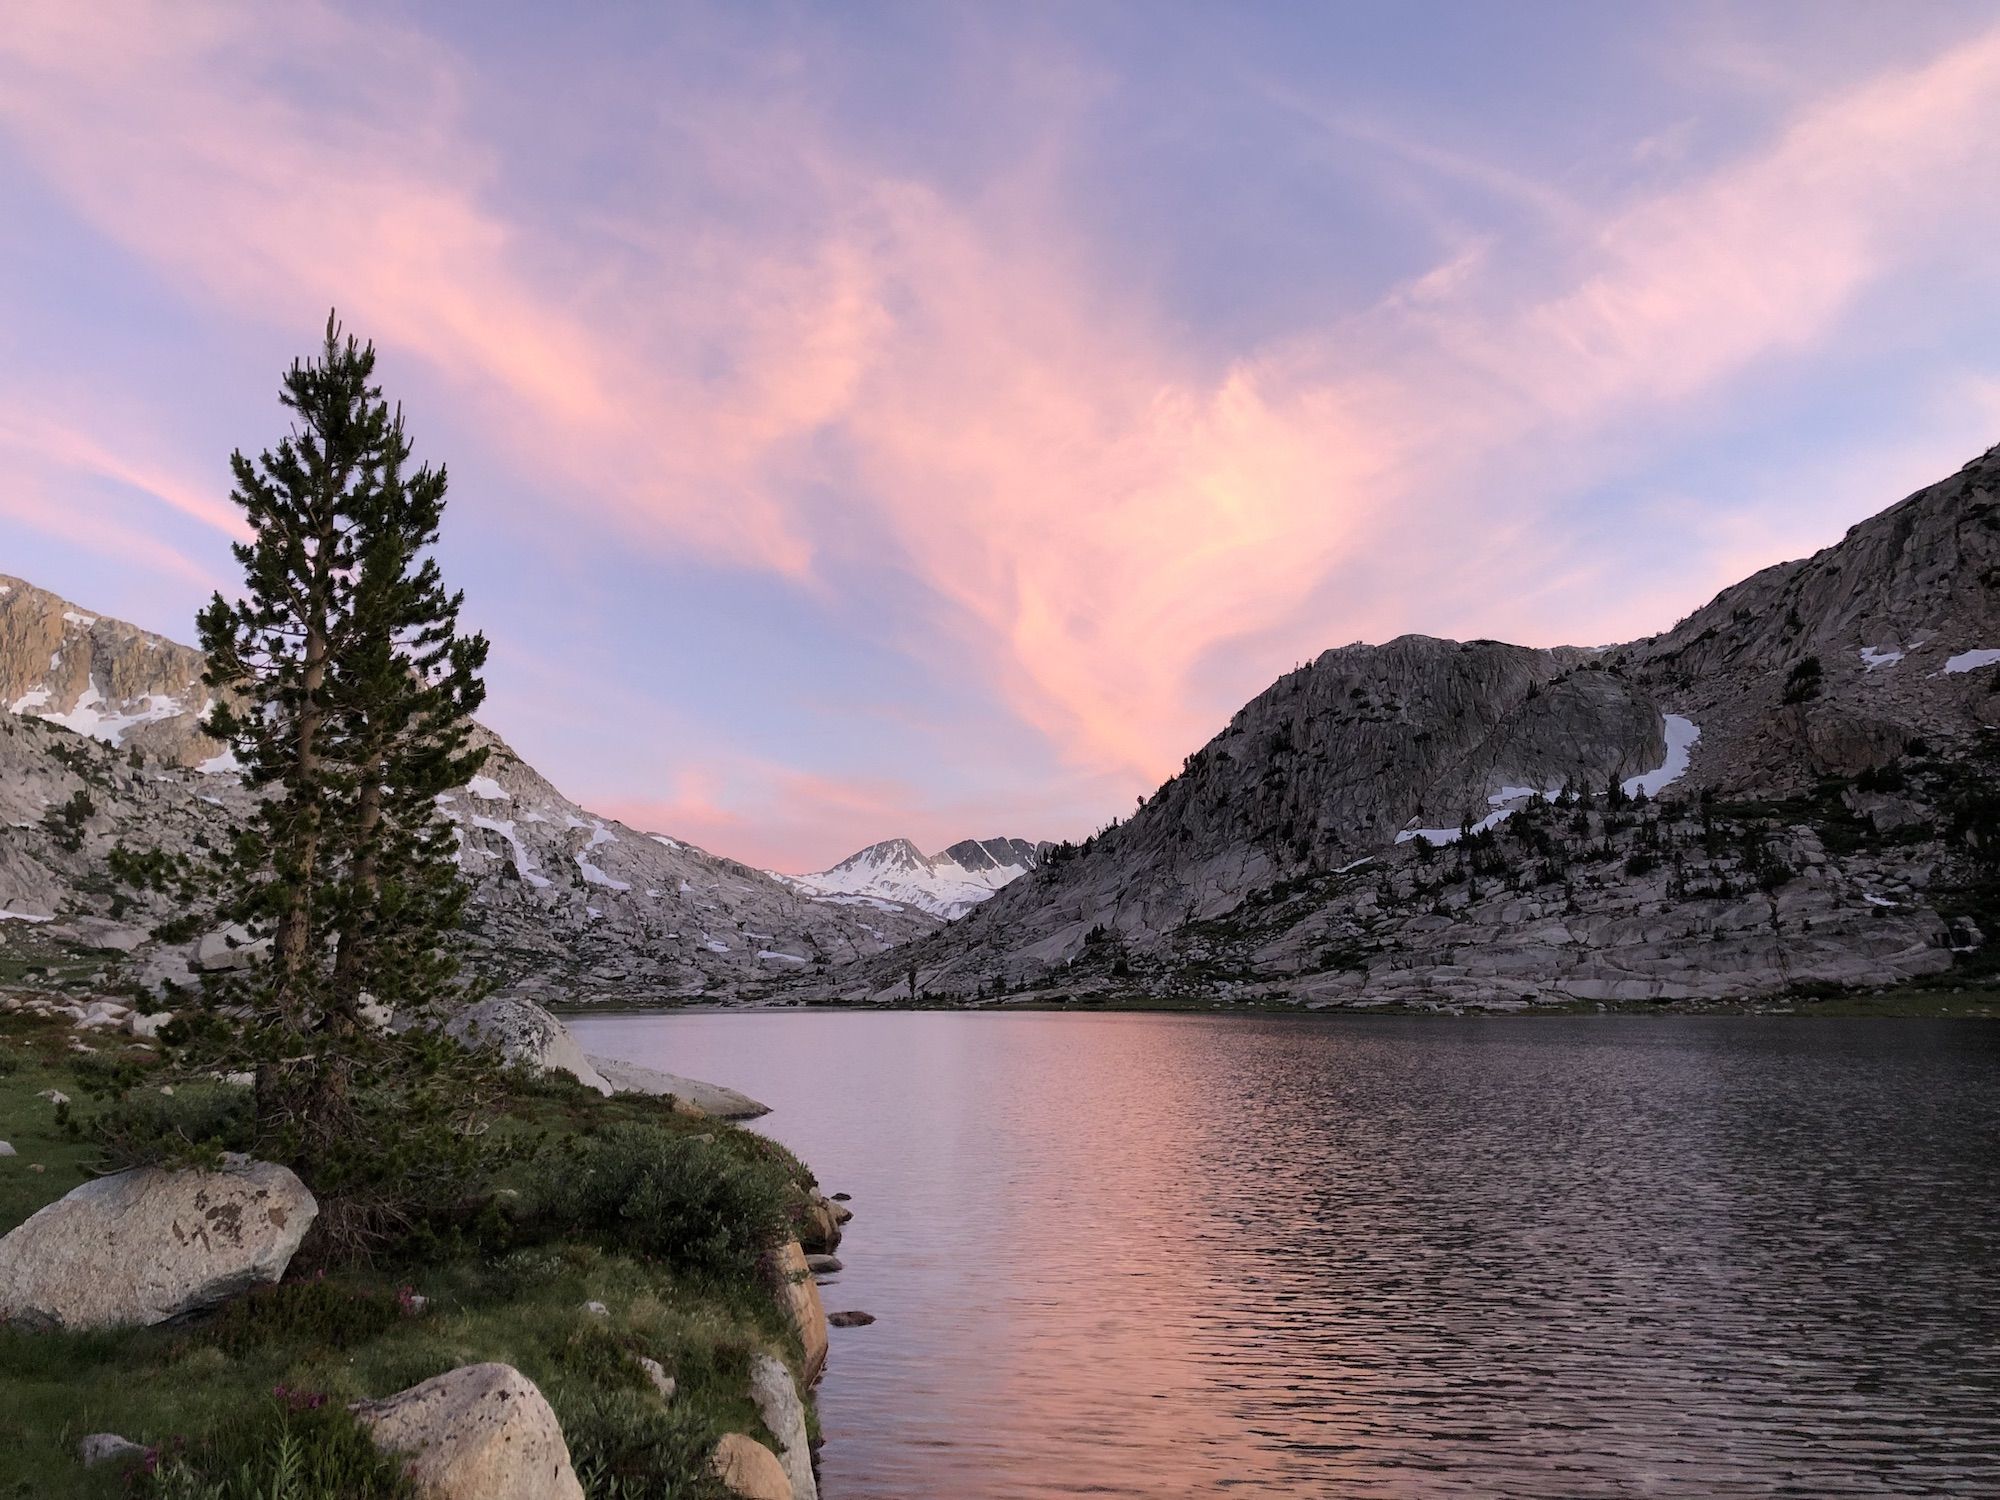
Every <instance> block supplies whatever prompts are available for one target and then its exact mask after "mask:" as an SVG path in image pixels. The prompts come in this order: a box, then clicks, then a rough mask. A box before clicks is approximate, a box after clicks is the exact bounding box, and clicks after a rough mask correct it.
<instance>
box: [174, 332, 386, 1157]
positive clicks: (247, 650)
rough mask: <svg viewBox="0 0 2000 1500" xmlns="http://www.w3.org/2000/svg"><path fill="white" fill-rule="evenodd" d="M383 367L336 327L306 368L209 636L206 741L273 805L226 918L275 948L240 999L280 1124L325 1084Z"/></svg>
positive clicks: (260, 1093)
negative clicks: (340, 695)
mask: <svg viewBox="0 0 2000 1500" xmlns="http://www.w3.org/2000/svg"><path fill="white" fill-rule="evenodd" d="M374 365H375V355H374V350H373V348H372V347H371V348H368V349H362V348H360V347H359V346H358V345H357V344H356V342H355V340H354V339H353V338H352V337H349V338H347V339H345V340H344V341H343V340H342V338H341V335H340V328H339V325H338V323H337V322H336V321H335V320H334V319H333V318H332V317H329V318H328V319H327V326H326V338H325V343H324V346H323V347H322V350H321V353H320V357H319V359H317V360H309V361H294V362H293V364H292V367H291V369H290V370H289V371H288V372H287V373H286V375H285V378H284V384H283V389H282V392H281V394H280V397H279V399H280V401H281V402H282V404H283V405H284V406H285V408H286V409H287V410H288V411H289V412H290V413H291V414H292V418H293V425H292V431H291V433H290V435H289V436H287V437H286V438H284V439H283V440H282V441H281V442H280V443H279V444H278V446H277V448H276V450H275V451H266V452H265V453H263V454H262V455H261V456H260V457H259V458H258V460H257V462H256V463H254V464H253V463H252V462H251V461H250V460H249V459H248V458H246V457H244V455H243V454H242V453H241V452H240V451H239V452H236V453H232V454H231V455H230V460H229V466H230V471H231V473H232V474H233V476H234V477H235V481H236V485H235V489H234V491H233V493H232V496H231V498H232V499H234V500H235V501H236V503H237V504H238V505H240V506H241V507H242V508H243V513H244V518H245V520H246V521H248V523H249V526H250V531H251V537H250V540H249V541H248V542H240V543H237V544H236V545H235V546H234V548H233V549H232V550H233V551H234V553H235V556H236V560H237V562H238V563H240V564H241V565H242V567H243V572H244V594H243V597H242V598H241V599H239V600H235V601H231V600H227V599H225V598H223V596H222V595H221V594H220V593H218V594H216V595H215V597H214V598H213V599H212V600H211V601H210V603H209V605H208V607H207V608H206V609H205V610H203V611H202V613H201V615H200V617H199V620H198V627H199V631H200V640H201V645H202V649H203V651H205V652H206V653H207V656H208V673H207V681H208V683H209V685H210V686H211V687H213V688H214V689H216V691H217V699H216V704H215V707H214V709H213V710H212V712H211V713H210V715H209V718H208V721H207V722H206V724H204V726H203V727H204V729H205V730H206V731H207V732H208V733H209V734H211V735H213V736H214V737H215V738H216V739H218V740H221V741H223V742H224V743H226V744H227V745H229V747H230V748H231V750H232V751H233V752H234V754H235V757H236V760H237V763H238V765H239V766H240V767H241V768H242V772H243V778H244V781H245V783H246V784H247V785H249V786H251V787H253V788H256V789H259V790H261V791H264V792H265V793H266V795H265V796H264V798H263V799H262V802H261V806H260V814H259V827H258V829H257V830H256V832H255V833H254V834H252V835H251V836H248V837H246V838H245V839H244V840H243V841H241V843H240V844H239V846H238V848H237V849H236V850H235V851H234V856H235V859H234V865H233V868H232V869H230V870H229V871H228V872H227V875H228V877H229V881H230V885H231V887H232V890H231V899H230V903H229V911H228V914H229V915H231V916H233V917H234V918H235V919H236V920H238V921H240V922H244V923H246V924H249V925H251V926H253V927H255V928H257V929H258V930H260V931H263V932H265V933H266V934H267V935H268V936H269V938H270V944H271V951H270V958H269V961H268V963H267V964H266V965H265V966H264V967H263V968H262V969H261V970H260V971H258V972H257V974H256V976H255V978H254V979H252V980H249V981H242V982H238V983H236V984H234V985H233V986H231V989H232V990H233V991H234V993H233V994H232V996H231V998H232V999H234V1000H236V1001H237V1002H238V1003H239V1004H247V1005H249V1006H250V1008H251V1009H252V1010H253V1012H254V1013H255V1021H256V1023H257V1024H258V1026H259V1027H261V1028H262V1034H263V1035H264V1036H265V1038H266V1039H267V1040H272V1041H274V1042H275V1043H276V1045H275V1046H273V1047H270V1048H267V1049H265V1050H266V1051H267V1052H269V1053H270V1054H271V1055H268V1056H265V1057H262V1058H260V1059H259V1060H258V1062H259V1066H258V1069H257V1106H258V1115H259V1117H260V1120H261V1121H262V1122H264V1123H266V1124H275V1123H277V1122H279V1121H281V1120H284V1119H287V1118H288V1117H290V1116H291V1115H292V1114H293V1113H294V1111H295V1109H296V1108H297V1107H298V1100H299V1096H300V1094H301V1091H302V1090H303V1091H305V1092H310V1090H311V1089H312V1087H313V1086H314V1084H315V1080H314V1079H313V1078H312V1077H311V1076H310V1075H311V1074H312V1072H313V1071H314V1064H315V1063H316V1061H317V1059H316V1058H315V1057H314V1056H313V1055H312V1054H311V1051H310V1049H308V1048H306V1047H304V1046H303V1039H304V1038H306V1037H307V1036H309V1035H311V1034H312V1033H314V1032H316V1031H318V1030H319V1029H320V1023H321V1020H322V1017H323V1013H324V1006H325V1003H326V1000H327V997H328V990H329V986H328V983H327V980H328V978H329V977H330V976H329V975H328V973H327V970H326V962H325V956H326V953H327V951H328V945H329V943H330V942H331V940H332V939H333V936H334V934H333V929H332V925H331V919H332V917H333V907H334V904H335V903H334V902H333V900H332V899H331V898H330V896H331V893H330V890H329V887H330V886H331V885H332V884H333V881H332V879H331V878H330V876H329V870H330V868H331V866H332V860H331V859H330V858H327V857H326V855H327V851H326V849H325V847H324V846H325V844H326V842H327V837H328V833H329V825H332V826H333V827H334V828H335V829H337V828H338V826H339V823H340V820H341V814H342V811H343V807H342V804H343V803H344V801H345V800H346V798H347V795H348V793H349V792H350V791H351V789H352V786H353V777H352V776H351V774H350V766H349V764H348V760H347V754H346V752H347V748H348V747H347V746H345V745H344V744H343V743H342V742H341V731H342V729H343V727H344V726H343V725H342V724H341V723H340V722H339V721H338V719H337V718H336V715H335V713H334V702H333V699H334V693H333V685H332V683H331V682H330V680H329V678H330V675H331V673H332V672H333V670H334V663H335V662H336V661H337V660H339V659H340V658H341V657H342V656H343V654H344V653H346V652H349V651H351V650H352V649H353V647H354V640H353V632H354V624H355V608H354V605H355V597H354V596H355V588H356V582H357V573H358V564H359V561H360V557H359V548H358V545H357V535H358V533H359V531H360V528H361V526H362V523H363V522H364V520H367V519H372V518H374V517H376V516H377V515H378V514H379V512H380V511H381V510H382V508H383V503H382V490H383V488H384V484H385V481H386V480H387V479H388V477H389V476H388V472H387V471H388V469H389V463H390V456H391V453H392V451H393V449H392V443H391V432H392V424H391V419H390V416H389V412H388V409H387V406H386V405H385V403H384V402H383V401H382V398H381V392H380V390H379V389H378V388H377V387H375V386H374V385H373V384H371V379H372V376H373V373H374Z"/></svg>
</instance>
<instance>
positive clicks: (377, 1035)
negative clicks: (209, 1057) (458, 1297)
mask: <svg viewBox="0 0 2000 1500" xmlns="http://www.w3.org/2000/svg"><path fill="white" fill-rule="evenodd" d="M374 366H375V352H374V348H373V346H372V345H368V346H363V345H359V344H358V343H357V342H356V340H354V339H353V338H351V337H346V338H343V336H342V333H341V330H340V327H339V324H338V322H337V321H335V320H334V319H333V318H331V317H330V318H329V319H328V322H327V328H326V336H325V341H324V344H323V346H322V348H321V351H320V354H319V356H318V358H316V359H314V360H310V361H306V362H300V363H295V364H294V365H293V366H292V368H291V370H290V371H289V372H288V373H287V375H286V376H285V380H284V386H283V393H282V396H281V399H282V401H283V403H284V405H285V407H286V408H287V409H288V410H289V411H290V412H291V413H292V417H293V426H292V431H291V433H290V434H289V435H288V436H287V437H286V438H285V439H284V440H283V441H282V442H280V443H279V444H278V446H277V448H276V449H275V450H273V451H271V452H266V453H264V454H263V455H261V457H260V458H259V459H258V460H257V462H256V463H254V464H253V463H251V462H250V461H249V460H247V459H246V458H244V456H243V455H242V454H241V453H238V454H235V455H233V456H232V459H231V468H232V471H233V473H234V475H235V479H236V487H235V499H236V501H237V503H238V504H240V505H241V506H242V507H243V510H244V514H245V517H246V519H247V520H248V521H249V523H250V527H251V532H252V535H251V538H250V540H249V541H248V542H246V543H243V544H240V545H238V546H237V547H236V549H235V552H236V556H237V559H238V561H239V562H240V563H241V564H242V565H243V569H244V578H245V591H244V595H243V597H242V598H241V599H240V600H238V601H235V602H231V601H228V600H225V599H224V598H223V597H222V596H221V595H219V594H218V595H217V596H216V597H215V599H214V600H213V601H212V602H211V603H210V605H209V606H208V608H207V609H206V610H205V611H203V613H202V616H201V619H200V627H201V641H202V646H203V648H204V649H205V650H206V651H207V652H208V656H209V679H208V680H209V682H210V683H211V685H212V686H213V687H215V688H216V690H217V706H216V707H215V709H214V710H213V712H212V713H211V715H210V718H209V721H208V724H207V726H206V727H207V728H208V730H209V732H210V733H211V734H214V735H215V736H216V737H217V738H219V739H222V740H224V741H225V742H227V743H228V744H229V745H230V747H231V749H232V750H233V752H234V753H235V755H236V757H237V760H238V762H239V764H240V765H241V767H242V769H243V773H244V778H245V781H246V782H247V783H248V784H249V785H250V786H252V787H255V788H257V789H259V790H261V791H263V792H264V794H265V795H264V798H263V801H262V807H261V816H260V820H259V822H258V825H257V827H256V828H255V830H254V832H253V833H252V834H250V835H249V836H247V837H246V838H245V839H244V840H243V841H242V842H241V843H240V844H239V846H238V848H237V849H236V850H235V851H234V852H233V858H232V863H231V867H230V869H229V870H228V871H227V872H226V873H227V876H228V884H229V888H230V893H229V901H228V905H227V908H226V910H227V912H228V914H229V915H231V916H232V917H234V918H235V919H236V920H238V921H241V922H244V923H247V924H249V925H251V926H252V927H253V928H254V929H255V930H257V931H259V932H260V933H262V934H264V935H268V936H269V938H270V940H271V945H270V956H269V959H268V961H267V962H265V963H264V964H262V965H259V966H255V967H253V968H251V969H249V970H246V971H243V972H242V973H240V974H239V975H237V976H235V977H233V978H229V979H226V980H224V981H223V982H222V983H221V984H219V985H218V986H217V990H218V994H217V997H216V998H218V999H221V1000H227V1001H229V1002H232V1009H233V1010H234V1011H235V1013H236V1014H238V1015H242V1016H246V1017H247V1019H245V1021H244V1023H243V1025H242V1026H241V1027H239V1028H235V1029H233V1030H230V1031H228V1032H227V1033H226V1034H227V1035H228V1037H229V1041H228V1043H227V1047H228V1048H230V1049H233V1055H235V1056H237V1057H239V1058H242V1059H243V1060H247V1061H250V1062H253V1063H254V1065H255V1069H256V1116H257V1134H258V1144H259V1148H260V1149H261V1150H264V1151H266V1152H267V1153H268V1154H272V1155H276V1156H279V1157H281V1158H284V1159H288V1160H290V1161H292V1162H293V1164H294V1165H296V1166H298V1167H299V1168H300V1170H301V1171H302V1172H304V1173H305V1174H306V1175H307V1180H308V1182H309V1183H310V1184H311V1185H312V1186H313V1188H314V1190H315V1192H317V1193H319V1194H320V1195H321V1199H322V1205H323V1209H324V1210H326V1213H325V1217H326V1220H327V1227H328V1230H329V1232H330V1233H333V1234H335V1235H336V1236H342V1235H344V1236H345V1237H346V1238H347V1240H348V1241H349V1243H348V1244H347V1246H346V1247H345V1248H348V1249H353V1248H357V1247H358V1248H365V1242H366V1241H367V1240H368V1239H369V1238H370V1237H371V1236H372V1235H376V1234H379V1233H380V1232H381V1231H382V1229H383V1227H384V1225H385V1224H388V1225H390V1226H391V1227H393V1225H394V1224H395V1223H397V1222H401V1223H404V1224H407V1223H408V1222H410V1220H411V1219H412V1217H413V1216H414V1215H415V1214H416V1213H417V1212H418V1211H419V1205H420V1204H421V1202H422V1200H423V1199H424V1198H425V1197H426V1196H428V1195H433V1194H434V1190H437V1189H439V1188H440V1185H442V1186H443V1187H446V1188H448V1186H449V1180H450V1179H451V1176H452V1174H453V1172H454V1171H456V1170H458V1169H461V1168H463V1167H464V1166H465V1165H466V1164H467V1162H468V1161H469V1159H470V1155H471V1154H472V1153H473V1147H472V1145H471V1143H470V1142H471V1137H470V1132H469V1130H468V1128H467V1126H468V1125H469V1116H470V1115H471V1114H472V1113H475V1112H476V1111H477V1109H478V1107H479V1105H480V1104H481V1103H482V1102H483V1099H484V1097H485V1094H486V1090H485V1088H484V1086H483V1085H484V1084H485V1083H486V1082H487V1081H489V1077H488V1074H487V1072H486V1068H487V1065H486V1064H484V1063H482V1062H479V1061H477V1060H475V1059H473V1058H472V1057H471V1056H470V1055H469V1054H465V1053H463V1052H461V1051H460V1050H459V1049H457V1048H456V1047H455V1046H454V1045H453V1044H452V1043H450V1042H448V1041H445V1040H442V1039H440V1038H438V1037H437V1036H436V1035H435V1034H434V1032H433V1031H432V1030H430V1029H427V1028H422V1027H419V1028H416V1029H413V1030H408V1031H403V1032H385V1031H382V1030H380V1029H378V1028H375V1027H371V1026H369V1025H368V1024H366V1023H365V1021H364V1018H363V1001H364V997H368V996H373V997H375V998H377V999H379V1000H381V1001H383V1002H386V1003H388V1004H390V1005H392V1006H394V1007H395V1008H396V1009H397V1010H398V1011H400V1012H403V1013H404V1014H406V1015H412V1014H414V1016H415V1017H417V1018H421V1015H422V1013H423V1012H424V1011H426V1010H427V1009H430V1008H433V1007H434V1006H435V1005H436V1004H437V1002H439V1001H440V1000H443V999H445V998H447V997H448V996H450V995H452V994H455V993H457V991H456V990H455V988H454V984H455V973H456V963H455V961H454V959H453V958H452V955H451V944H450V936H451V933H452V931H453V930H454V929H455V928H456V926H457V923H458V920H459V917H460V914H461V912H462V908H463V903H464V899H465V893H464V888H463V885H462V882H461V881H460V878H459V874H458V870H457V868H456V866H455V864H454V862H453V858H452V850H453V845H454V831H453V830H452V829H451V828H450V827H449V825H447V824H445V823H443V822H442V821H441V820H440V819H439V818H438V817H437V802H436V799H437V796H438V794H439V793H441V792H443V791H446V790H447V789H449V788H451V787H455V786H459V785H462V784H463V783H464V782H465V781H466V780H467V779H468V778H469V777H470V776H471V775H472V774H473V773H474V772H476V771H477V770H478V769H479V766H480V764H481V763H482V761H483V760H484V756H485V752H484V751H483V750H481V749H474V748H471V747H470V743H469V742H470V737H471V734H472V731H473V724H472V719H471V715H472V713H473V712H474V710H476V709H477V707H478V706H479V704H480V702H481V700H482V698H483V695H484V687H483V685H482V683H481V681H480V677H479V673H480V669H481V668H482V666H483V665H484V663H485V659H486V641H485V638H484V637H483V636H479V635H465V634H462V633H461V632H460V630H459V627H458V615H459V610H460V607H461V603H462V595H460V594H456V593H449V592H447V591H446V589H445V587H444V584H443V581H442V577H441V575H440V572H439V569H438V565H437V562H436V559H435V557H434V556H432V555H431V551H432V548H433V547H434V545H435V544H436V542H437V539H438V530H439V525H440V522H441V520H442V516H443V511H444V499H445V491H446V487H447V482H446V476H445V473H444V471H443V470H442V469H441V468H439V469H432V468H431V467H429V466H424V467H420V468H417V469H415V470H414V471H413V472H412V471H411V470H410V467H409V464H410V458H411V445H410V442H409V439H408V436H407V434H406V432H405V430H404V426H403V422H402V417H401V413H400V411H397V410H392V409H391V407H390V406H389V404H388V403H387V402H386V401H385V400H384V399H383V397H382V393H381V390H380V388H379V387H378V386H377V385H376V384H375V383H374ZM329 1195H331V1196H332V1199H333V1200H334V1201H333V1202H332V1203H329V1202H328V1198H329Z"/></svg>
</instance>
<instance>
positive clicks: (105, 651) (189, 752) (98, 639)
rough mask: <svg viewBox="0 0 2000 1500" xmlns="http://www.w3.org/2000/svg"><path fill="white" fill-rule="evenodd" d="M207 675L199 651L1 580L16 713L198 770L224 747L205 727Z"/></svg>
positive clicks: (3, 646)
mask: <svg viewBox="0 0 2000 1500" xmlns="http://www.w3.org/2000/svg"><path fill="white" fill-rule="evenodd" d="M201 674H202V656H201V653H200V652H199V651H197V650H195V649H194V648H193V647H191V646H181V645H176V644H175V643H174V642H172V641H170V640H167V639H166V638H165V637H164V636H157V635H154V634H153V633H152V632H151V631H146V630H141V629H139V628H138V627H137V626H136V625H127V624H126V623H125V622H124V621H122V620H112V619H106V618H104V617H103V616H100V615H93V614H86V613H85V612H84V611H82V610H80V609H78V608H77V607H76V606H74V605H72V604H70V603H69V602H68V601H67V600H65V599H61V598H58V597H57V596H56V595H54V594H51V593H49V592H48V591H47V590H46V589H38V588H36V587H35V586H34V585H33V584H31V583H28V582H26V581H25V580H23V579H19V578H9V577H7V576H5V575H0V705H5V706H6V707H7V708H9V709H11V710H12V711H13V712H15V713H17V714H33V715H35V716H37V717H39V718H43V719H48V720H51V721H52V722H55V723H58V724H61V725H63V726H64V727H66V728H69V729H73V730H75V731H76V732H77V733H78V734H83V735H91V736H94V737H95V738H98V739H101V740H104V741H105V742H106V743H108V744H111V745H114V746H131V747H136V748H137V749H138V750H140V751H141V752H142V753H143V754H144V755H146V756H147V757H148V758H149V759H153V760H158V761H163V762H165V763H167V764H169V765H178V766H193V765H198V764H200V763H201V762H203V761H206V760H209V759H210V758H212V757H213V756H215V755H216V754H218V753H219V752H220V750H221V748H222V747H221V746H219V745H217V744H216V743H215V742H214V741H212V740H210V739H208V738H207V737H206V736H204V735H203V734H202V733H201V732H200V730H199V728H198V727H197V726H198V725H199V723H200V720H201V717H202V715H203V714H204V713H205V712H206V711H207V707H208V701H209V694H208V689H207V688H206V687H204V686H203V685H202V680H201Z"/></svg>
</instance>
